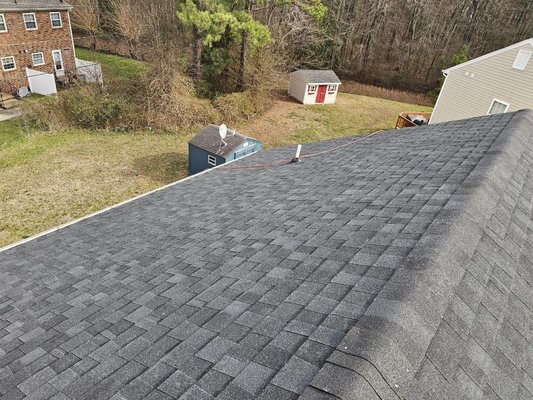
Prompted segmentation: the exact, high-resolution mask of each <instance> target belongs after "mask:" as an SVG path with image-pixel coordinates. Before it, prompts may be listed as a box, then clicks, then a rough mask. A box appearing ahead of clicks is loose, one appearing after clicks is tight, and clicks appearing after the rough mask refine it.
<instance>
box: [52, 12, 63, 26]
mask: <svg viewBox="0 0 533 400" xmlns="http://www.w3.org/2000/svg"><path fill="white" fill-rule="evenodd" d="M50 21H52V28H54V29H55V28H62V27H63V21H61V13H60V12H51V13H50Z"/></svg>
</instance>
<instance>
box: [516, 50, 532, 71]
mask: <svg viewBox="0 0 533 400" xmlns="http://www.w3.org/2000/svg"><path fill="white" fill-rule="evenodd" d="M521 55H525V57H527V61H526V63H525V64H524V67H523V68H522V67H520V66H519V65H518V60H519V58H520V56H521ZM532 57H533V52H532V51H529V50H524V49H520V50H518V54H517V55H516V58H515V59H514V62H513V68H514V69H516V70H518V71H525V70H526V68H527V65H528V64H529V62H530V61H531V58H532Z"/></svg>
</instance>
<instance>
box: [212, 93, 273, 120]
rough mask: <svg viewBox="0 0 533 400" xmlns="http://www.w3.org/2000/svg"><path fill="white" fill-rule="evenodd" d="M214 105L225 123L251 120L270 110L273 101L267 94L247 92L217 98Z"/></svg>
mask: <svg viewBox="0 0 533 400" xmlns="http://www.w3.org/2000/svg"><path fill="white" fill-rule="evenodd" d="M213 104H214V106H215V108H216V109H217V110H218V111H219V112H220V114H221V115H222V118H223V119H224V121H225V122H229V123H233V122H238V121H242V120H249V119H252V118H253V117H255V116H257V115H260V114H262V113H264V112H265V111H267V110H268V108H269V107H270V106H271V104H272V99H271V97H270V95H269V94H268V93H267V92H260V91H252V90H246V91H244V92H237V93H231V94H227V95H223V96H219V97H217V98H216V99H215V100H214V101H213Z"/></svg>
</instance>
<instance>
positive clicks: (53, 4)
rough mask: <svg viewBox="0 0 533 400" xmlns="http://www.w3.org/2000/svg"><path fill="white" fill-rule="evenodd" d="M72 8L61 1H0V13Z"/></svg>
mask: <svg viewBox="0 0 533 400" xmlns="http://www.w3.org/2000/svg"><path fill="white" fill-rule="evenodd" d="M71 8H72V6H71V5H70V4H69V3H67V2H66V1H61V0H0V12H1V11H40V10H51V11H54V10H70V9H71Z"/></svg>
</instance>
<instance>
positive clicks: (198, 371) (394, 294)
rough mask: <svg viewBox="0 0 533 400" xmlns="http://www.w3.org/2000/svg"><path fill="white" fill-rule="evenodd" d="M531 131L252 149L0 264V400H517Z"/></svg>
mask: <svg viewBox="0 0 533 400" xmlns="http://www.w3.org/2000/svg"><path fill="white" fill-rule="evenodd" d="M532 130H533V113H532V112H530V111H522V112H517V113H514V114H513V113H510V114H502V115H496V116H490V117H483V118H476V119H471V120H466V121H459V122H452V123H446V124H440V125H432V126H427V127H420V128H416V129H415V128H413V129H406V130H402V131H391V132H383V133H379V134H377V135H374V136H372V137H368V138H367V139H366V140H363V141H359V142H358V143H357V144H350V141H351V140H353V139H350V138H345V139H339V140H334V141H329V142H323V143H315V144H310V145H305V146H304V151H303V153H302V154H310V153H315V152H320V151H323V150H328V149H331V148H332V147H334V146H343V147H339V148H337V150H335V151H334V152H329V153H325V154H323V155H322V156H320V157H313V158H305V159H304V160H303V162H300V163H294V164H290V165H283V166H280V167H277V168H259V169H234V167H237V166H240V165H253V164H263V163H269V162H272V161H275V160H278V159H287V158H290V157H291V156H292V155H293V151H294V149H277V150H273V151H269V152H263V153H259V154H256V155H255V156H253V157H250V158H247V159H243V160H240V161H239V162H237V163H235V164H232V166H231V168H228V167H222V168H220V169H215V170H212V171H210V172H209V173H207V174H204V175H202V176H197V177H194V178H192V179H189V180H187V181H184V182H181V183H179V184H177V185H174V186H172V187H169V188H166V189H164V190H161V191H159V192H157V193H153V194H151V195H149V196H146V197H143V198H141V199H138V200H136V201H133V202H130V203H128V204H125V205H123V206H120V207H118V208H114V209H112V210H109V211H107V212H105V213H102V214H99V215H96V216H94V217H91V218H89V219H86V220H84V221H81V222H78V223H76V224H74V225H71V226H69V227H66V228H63V229H61V230H59V231H56V232H54V233H50V234H47V235H45V236H42V237H39V238H37V239H34V240H32V241H30V242H27V243H24V244H21V245H19V246H16V247H14V248H11V249H9V250H6V251H3V252H1V253H0V397H2V398H3V397H5V398H11V397H12V398H23V397H25V396H27V397H29V398H32V397H39V398H58V399H62V398H113V396H115V398H136V397H144V398H151V399H156V398H163V399H164V398H180V397H182V398H184V399H186V398H198V399H203V398H205V399H210V398H213V397H214V398H218V399H232V400H237V399H265V400H266V399H277V400H281V399H294V398H297V397H300V398H303V399H332V398H341V399H350V398H364V399H374V398H376V399H377V398H382V399H388V398H411V399H427V398H436V397H439V398H449V399H459V398H473V399H474V398H491V396H492V397H493V398H498V397H499V398H501V399H507V398H509V399H511V398H512V399H515V398H516V399H526V398H531V397H532V396H533V394H532V393H531V390H533V389H532V388H533V383H532V382H533V378H531V377H532V376H533V361H532V360H533V347H532V345H531V341H532V340H533V335H532V333H531V327H530V325H531V324H530V321H531V318H532V316H533V315H532V307H533V301H532V300H531V299H532V298H533V289H532V288H533V246H532V245H531V243H532V242H533V226H532V223H531V220H532V219H531V217H532V211H533V200H532V199H533V175H532V171H531V170H532V168H531V165H532V161H533V137H532V136H531V131H532ZM344 145H345V146H344ZM206 193H209V196H208V197H206Z"/></svg>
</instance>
